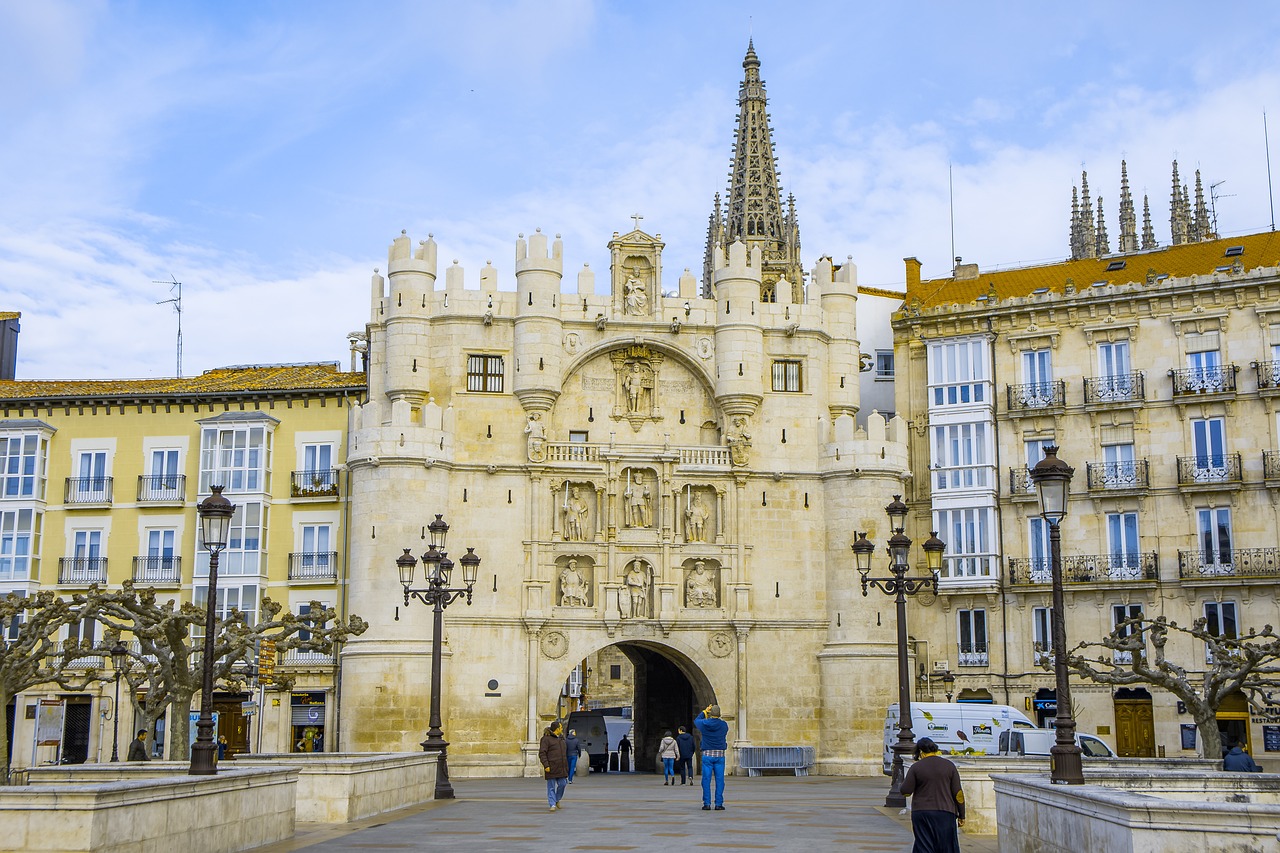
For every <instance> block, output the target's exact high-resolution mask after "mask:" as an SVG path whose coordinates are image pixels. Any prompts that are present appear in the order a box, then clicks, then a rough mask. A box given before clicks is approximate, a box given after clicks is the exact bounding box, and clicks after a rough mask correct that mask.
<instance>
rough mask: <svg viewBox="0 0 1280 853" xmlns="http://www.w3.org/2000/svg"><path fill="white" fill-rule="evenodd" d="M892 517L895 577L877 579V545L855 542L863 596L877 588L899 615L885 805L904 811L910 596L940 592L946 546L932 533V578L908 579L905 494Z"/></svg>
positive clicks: (909, 736) (863, 538)
mask: <svg viewBox="0 0 1280 853" xmlns="http://www.w3.org/2000/svg"><path fill="white" fill-rule="evenodd" d="M885 512H886V513H887V514H888V516H889V525H890V527H891V528H892V529H893V536H891V537H890V538H889V572H890V573H891V574H892V575H893V576H892V577H886V578H873V577H870V576H869V573H870V572H871V558H872V556H873V555H874V554H875V550H876V546H875V545H874V544H872V543H871V542H870V541H868V539H867V534H865V533H859V534H857V537H858V538H857V539H856V540H855V541H854V543H853V556H854V562H855V564H856V565H857V567H858V574H859V575H861V577H862V594H863V596H866V594H867V589H868V587H875V588H876V589H878V590H880V591H881V592H883V593H885V594H886V595H891V596H893V597H894V604H895V605H896V606H897V611H898V612H897V616H898V742H897V743H895V744H894V745H893V773H892V777H891V781H890V783H889V795H888V796H887V797H885V800H884V804H885V806H887V807H888V808H892V809H901V808H905V807H906V805H907V798H906V797H904V796H903V795H902V780H903V777H904V775H905V771H904V767H905V761H906V758H907V756H909V755H910V754H911V753H912V751H913V750H914V749H915V740H916V737H915V733H914V732H913V731H911V668H910V667H909V666H908V662H907V596H909V595H915V594H916V593H917V592H919V591H921V590H923V589H931V590H933V591H935V592H936V591H937V589H938V570H939V569H941V568H942V552H943V551H944V550H946V547H947V546H946V544H945V543H944V542H943V541H942V540H941V539H939V538H938V534H937V531H934V532H932V533H930V534H929V538H928V539H927V540H926V541H925V542H924V544H923V545H921V547H922V548H923V549H924V554H925V561H926V564H927V566H928V568H929V576H928V577H923V578H920V577H907V572H908V571H910V569H911V565H910V563H908V562H907V561H908V558H909V557H910V553H911V539H910V538H908V537H907V535H906V534H905V533H904V532H903V525H904V524H905V523H906V519H907V505H906V504H905V503H903V502H902V496H901V495H894V496H893V502H892V503H890V504H889V505H888V506H887V507H885Z"/></svg>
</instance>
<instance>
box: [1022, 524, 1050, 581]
mask: <svg viewBox="0 0 1280 853" xmlns="http://www.w3.org/2000/svg"><path fill="white" fill-rule="evenodd" d="M1027 557H1028V558H1029V562H1028V565H1027V579H1028V580H1030V581H1031V582H1032V583H1049V582H1050V581H1051V580H1053V563H1052V560H1053V555H1052V554H1051V553H1050V549H1049V522H1047V521H1045V520H1044V519H1043V518H1041V517H1040V516H1038V515H1033V516H1029V517H1028V518H1027Z"/></svg>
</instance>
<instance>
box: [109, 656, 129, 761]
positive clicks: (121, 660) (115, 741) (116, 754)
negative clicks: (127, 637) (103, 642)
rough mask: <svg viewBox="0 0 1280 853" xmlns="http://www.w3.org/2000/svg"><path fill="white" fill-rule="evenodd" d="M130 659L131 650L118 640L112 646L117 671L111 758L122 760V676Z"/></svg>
mask: <svg viewBox="0 0 1280 853" xmlns="http://www.w3.org/2000/svg"><path fill="white" fill-rule="evenodd" d="M128 660H129V650H128V649H126V648H125V647H124V643H122V642H120V641H119V640H116V644H115V645H114V646H112V647H111V666H112V667H114V668H115V671H116V699H115V703H114V704H113V705H112V706H111V760H112V761H119V760H120V676H121V674H122V673H123V672H124V665H125V663H126V662H127V661H128Z"/></svg>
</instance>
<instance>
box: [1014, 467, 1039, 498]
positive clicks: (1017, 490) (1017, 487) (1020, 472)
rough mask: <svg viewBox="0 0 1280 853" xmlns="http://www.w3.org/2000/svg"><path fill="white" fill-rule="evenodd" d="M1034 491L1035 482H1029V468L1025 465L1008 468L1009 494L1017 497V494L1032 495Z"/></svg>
mask: <svg viewBox="0 0 1280 853" xmlns="http://www.w3.org/2000/svg"><path fill="white" fill-rule="evenodd" d="M1035 493H1036V484H1035V483H1033V482H1031V469H1030V468H1028V467H1027V466H1025V465H1021V466H1018V467H1017V468H1010V469H1009V494H1011V495H1013V496H1014V497H1017V496H1018V495H1034V494H1035Z"/></svg>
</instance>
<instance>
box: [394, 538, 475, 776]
mask: <svg viewBox="0 0 1280 853" xmlns="http://www.w3.org/2000/svg"><path fill="white" fill-rule="evenodd" d="M427 530H428V531H429V532H430V533H431V543H430V545H429V546H428V548H427V553H425V554H423V555H422V569H423V572H424V574H425V578H424V580H425V581H426V584H427V585H426V586H424V587H417V588H415V587H414V586H413V573H414V570H415V569H416V568H417V565H418V561H417V560H416V559H414V556H413V554H412V553H411V552H410V549H408V548H405V549H404V553H403V554H401V555H400V556H399V557H397V558H396V568H397V569H398V570H399V572H400V585H401V586H403V587H404V603H405V606H406V607H407V606H408V605H409V600H410V599H411V598H416V599H417V600H418V601H421V602H422V603H423V604H425V605H427V606H428V607H430V608H432V611H433V614H432V615H433V617H434V621H433V623H432V630H431V721H430V725H431V728H429V729H428V730H427V739H426V740H424V741H423V742H422V749H423V751H424V752H434V753H437V756H438V757H437V761H438V768H437V770H436V799H437V800H452V799H453V786H452V785H450V784H449V752H448V749H449V743H448V741H446V740H445V739H444V730H443V729H442V728H441V726H440V666H441V649H440V647H441V644H442V643H443V642H444V609H445V608H446V607H448V606H449V605H450V604H452V603H453V602H455V601H457V600H458V599H459V598H460V597H462V596H464V595H465V596H466V597H467V605H468V606H470V604H471V590H472V588H473V587H475V584H476V577H477V576H478V575H479V574H480V558H479V557H478V556H476V553H475V549H474V548H468V549H467V553H466V554H464V555H462V556H461V557H460V558H458V562H459V563H460V564H461V565H462V583H463V586H461V587H458V588H454V589H451V588H450V587H449V578H450V575H451V574H452V572H453V567H454V564H453V561H452V560H450V559H449V556H448V554H447V553H446V552H445V550H444V544H445V537H446V536H447V535H448V533H449V525H448V524H447V523H445V520H444V519H443V518H442V517H441V516H440V515H436V519H435V521H433V522H431V523H430V524H428V525H427Z"/></svg>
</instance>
